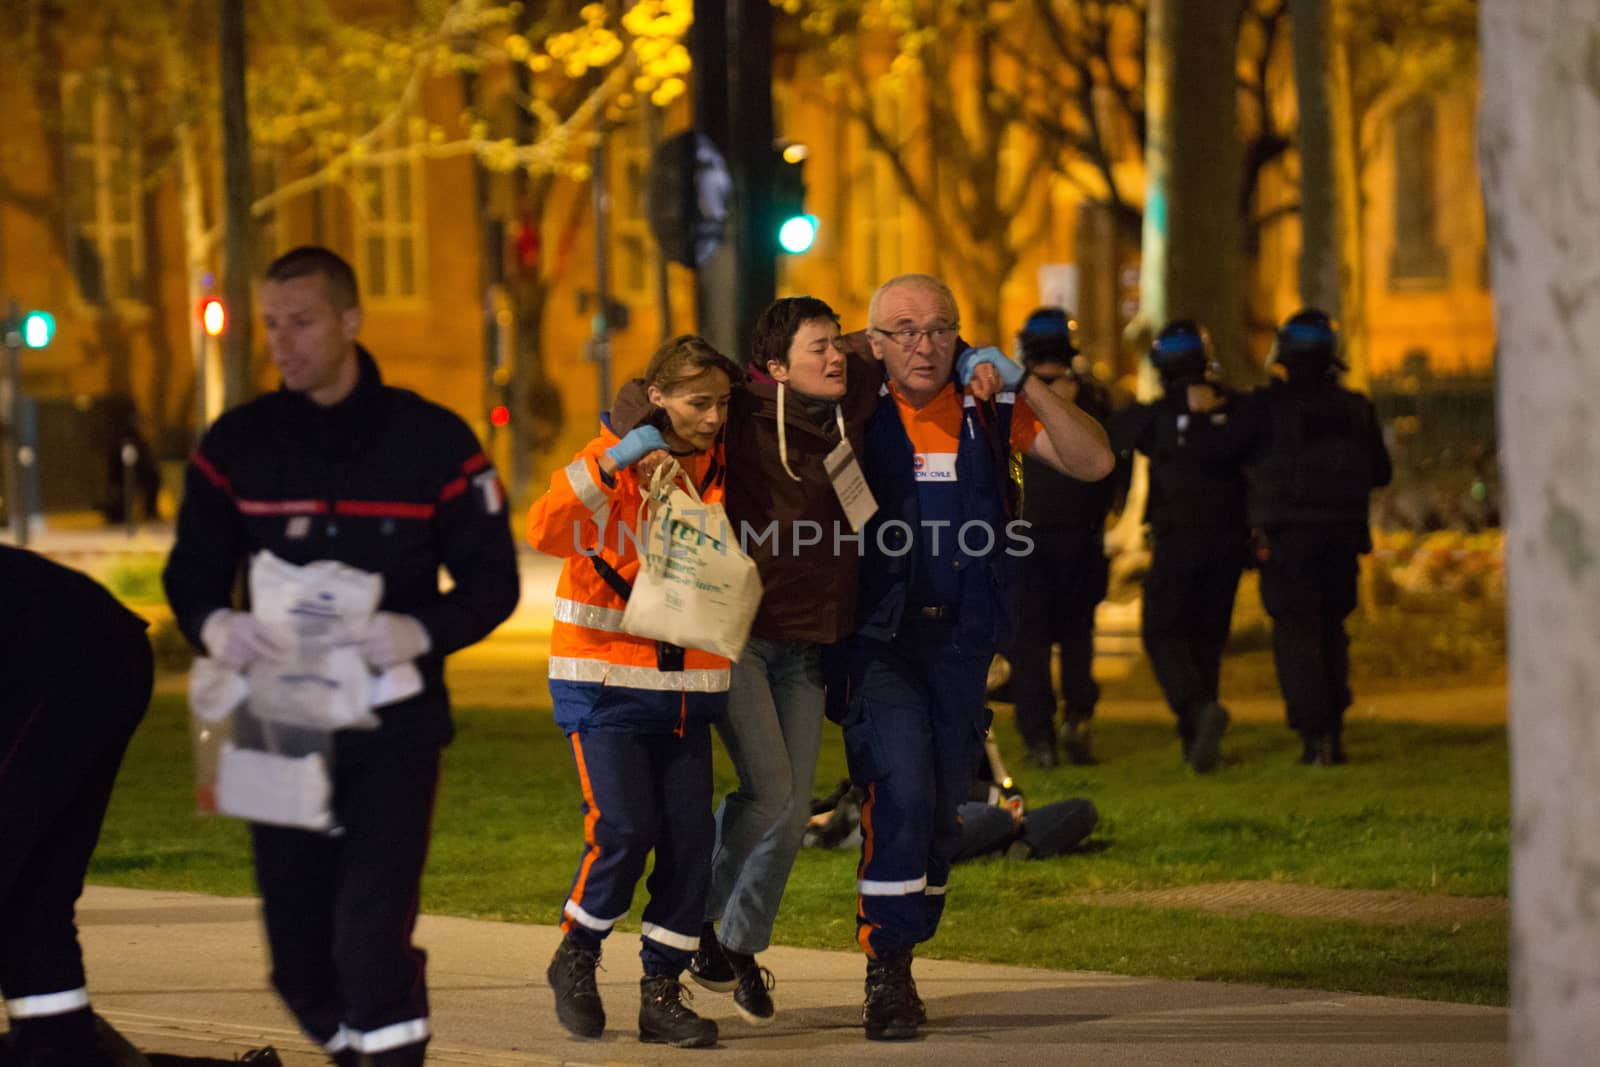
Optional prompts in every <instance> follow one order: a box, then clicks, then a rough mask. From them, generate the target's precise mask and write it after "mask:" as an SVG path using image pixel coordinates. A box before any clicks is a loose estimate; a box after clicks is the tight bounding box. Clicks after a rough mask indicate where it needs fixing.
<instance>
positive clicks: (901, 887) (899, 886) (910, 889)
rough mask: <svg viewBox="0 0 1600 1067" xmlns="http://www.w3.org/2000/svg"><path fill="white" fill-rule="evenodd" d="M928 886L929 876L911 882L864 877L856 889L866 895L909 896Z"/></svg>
mask: <svg viewBox="0 0 1600 1067" xmlns="http://www.w3.org/2000/svg"><path fill="white" fill-rule="evenodd" d="M926 888H928V876H927V875H923V876H922V877H921V878H914V879H912V880H911V881H909V882H874V881H871V880H870V879H866V878H863V879H862V880H861V881H859V882H857V883H856V891H857V892H858V893H860V894H861V895H862V896H864V897H909V896H910V895H911V894H913V893H920V892H922V891H923V890H924V889H926Z"/></svg>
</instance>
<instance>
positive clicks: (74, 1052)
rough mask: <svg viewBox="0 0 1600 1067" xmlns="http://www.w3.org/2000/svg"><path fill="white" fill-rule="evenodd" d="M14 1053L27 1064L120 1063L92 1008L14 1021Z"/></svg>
mask: <svg viewBox="0 0 1600 1067" xmlns="http://www.w3.org/2000/svg"><path fill="white" fill-rule="evenodd" d="M11 1055H12V1056H13V1057H14V1059H15V1061H16V1062H17V1063H19V1064H25V1065H26V1067H119V1064H118V1060H117V1058H116V1057H115V1056H113V1055H112V1054H111V1053H109V1052H107V1051H106V1050H105V1049H104V1048H102V1047H101V1045H100V1035H99V1033H98V1028H97V1027H96V1025H95V1017H94V1013H93V1012H91V1011H90V1010H89V1009H88V1008H80V1009H78V1010H76V1011H69V1012H63V1013H62V1014H60V1015H43V1016H35V1017H32V1018H27V1019H13V1020H12V1021H11Z"/></svg>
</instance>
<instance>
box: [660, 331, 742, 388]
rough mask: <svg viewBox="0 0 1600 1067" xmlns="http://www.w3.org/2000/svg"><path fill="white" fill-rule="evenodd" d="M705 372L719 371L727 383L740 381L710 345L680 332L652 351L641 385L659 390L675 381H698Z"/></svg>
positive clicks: (735, 368) (736, 368) (737, 372)
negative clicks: (692, 379)
mask: <svg viewBox="0 0 1600 1067" xmlns="http://www.w3.org/2000/svg"><path fill="white" fill-rule="evenodd" d="M708 370H720V371H721V372H722V373H724V374H726V375H727V376H728V382H729V383H730V384H737V383H738V382H740V381H742V380H743V379H744V375H743V374H742V373H741V372H740V370H739V365H738V364H737V363H735V362H734V361H733V360H731V359H729V358H728V357H727V356H725V355H723V354H722V353H721V352H718V351H717V350H716V349H715V348H713V347H712V346H711V342H710V341H707V340H706V339H705V338H704V337H701V336H700V335H698V334H693V333H680V334H679V335H678V336H676V337H674V338H672V339H671V340H670V341H667V342H665V343H664V344H663V345H662V346H661V347H660V348H658V349H656V354H655V355H653V356H651V357H650V365H649V366H647V367H646V368H645V370H644V384H645V385H647V386H649V385H653V386H655V387H656V388H657V389H661V390H663V391H665V390H667V389H671V388H672V387H673V386H674V385H677V384H678V383H679V382H685V381H688V380H689V379H690V378H698V377H699V376H700V375H702V374H704V373H705V372H706V371H708Z"/></svg>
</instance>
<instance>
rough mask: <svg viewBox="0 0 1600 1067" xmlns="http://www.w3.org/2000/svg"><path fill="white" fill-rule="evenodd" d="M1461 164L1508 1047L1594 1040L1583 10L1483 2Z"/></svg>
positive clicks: (1598, 977) (1539, 1)
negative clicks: (1497, 737) (1484, 433)
mask: <svg viewBox="0 0 1600 1067" xmlns="http://www.w3.org/2000/svg"><path fill="white" fill-rule="evenodd" d="M1479 18H1480V22H1479V31H1480V38H1481V47H1482V52H1481V56H1482V65H1481V75H1480V84H1481V85H1482V91H1483V102H1482V107H1481V109H1480V112H1479V118H1478V158H1479V171H1480V173H1481V174H1482V176H1483V181H1484V190H1485V194H1486V195H1485V201H1486V207H1487V211H1488V218H1489V234H1490V245H1489V249H1490V265H1491V268H1492V273H1493V280H1494V286H1493V287H1494V299H1495V314H1496V318H1497V322H1498V333H1499V337H1500V346H1501V347H1500V352H1499V359H1498V363H1499V365H1500V366H1501V367H1502V368H1511V369H1512V373H1508V374H1502V375H1501V376H1500V381H1499V417H1500V425H1501V427H1502V429H1501V433H1500V439H1501V441H1502V442H1503V446H1502V447H1503V450H1504V451H1503V452H1502V463H1503V465H1504V478H1503V482H1504V484H1505V486H1506V490H1507V503H1508V508H1507V511H1508V514H1509V517H1510V524H1509V527H1508V529H1507V534H1506V561H1507V573H1508V575H1509V577H1510V595H1509V599H1508V605H1507V607H1508V615H1509V623H1510V634H1509V639H1510V641H1509V643H1510V649H1511V664H1510V705H1511V718H1510V727H1511V738H1510V742H1511V744H1510V749H1511V785H1512V818H1513V833H1512V838H1511V839H1512V864H1511V868H1512V877H1511V989H1512V997H1511V1000H1512V1007H1513V1016H1512V1022H1513V1026H1512V1031H1513V1032H1512V1046H1513V1052H1514V1056H1515V1060H1516V1062H1517V1063H1521V1064H1540V1065H1545V1064H1587V1063H1593V1062H1594V1057H1595V1049H1596V1048H1597V1047H1600V1013H1597V1012H1595V1011H1594V1010H1593V1009H1594V1005H1595V1003H1596V1000H1597V999H1600V911H1597V910H1596V908H1595V901H1596V899H1597V894H1600V873H1597V872H1600V802H1597V801H1600V730H1597V729H1596V726H1595V722H1596V719H1595V700H1596V694H1597V693H1600V665H1597V663H1596V660H1595V649H1596V648H1597V647H1600V607H1597V605H1600V497H1597V496H1596V495H1595V493H1594V491H1593V482H1594V479H1593V476H1592V473H1591V472H1592V471H1593V470H1594V469H1595V468H1596V467H1597V466H1600V439H1597V438H1596V436H1595V434H1594V432H1593V425H1594V422H1595V418H1596V415H1597V413H1600V357H1597V356H1596V354H1595V346H1594V340H1593V339H1594V338H1595V337H1596V336H1597V335H1600V288H1597V287H1596V285H1595V284H1594V278H1595V275H1596V266H1597V258H1596V257H1597V252H1596V250H1597V249H1600V213H1597V212H1596V211H1595V209H1594V205H1595V203H1596V202H1600V170H1597V169H1596V168H1595V167H1594V166H1593V165H1592V161H1593V160H1594V159H1596V158H1597V157H1600V97H1597V94H1596V92H1595V80H1594V70H1595V66H1594V56H1595V48H1596V47H1597V42H1600V9H1596V8H1595V7H1593V6H1592V5H1577V4H1566V3H1562V2H1561V0H1484V3H1483V5H1482V7H1481V9H1480V16H1479Z"/></svg>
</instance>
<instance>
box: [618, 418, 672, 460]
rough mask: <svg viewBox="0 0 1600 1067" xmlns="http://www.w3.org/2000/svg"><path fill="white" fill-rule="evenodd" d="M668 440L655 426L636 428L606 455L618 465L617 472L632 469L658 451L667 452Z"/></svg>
mask: <svg viewBox="0 0 1600 1067" xmlns="http://www.w3.org/2000/svg"><path fill="white" fill-rule="evenodd" d="M666 447H667V439H666V438H665V437H662V436H661V431H660V430H658V429H656V428H655V427H654V426H635V427H634V428H633V429H631V430H629V431H628V432H627V433H626V434H625V435H624V436H623V438H622V440H620V441H618V442H617V443H616V444H614V445H612V446H611V447H610V448H608V449H606V455H608V456H610V457H611V462H613V463H615V464H616V465H617V470H621V469H622V468H624V467H631V466H633V465H634V464H635V463H637V462H639V461H640V460H641V459H643V458H644V457H645V456H647V455H649V454H650V453H652V452H655V451H657V450H665V449H666Z"/></svg>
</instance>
